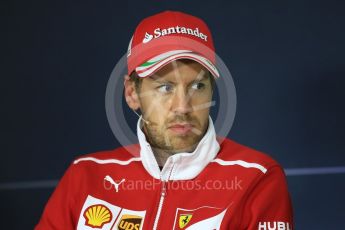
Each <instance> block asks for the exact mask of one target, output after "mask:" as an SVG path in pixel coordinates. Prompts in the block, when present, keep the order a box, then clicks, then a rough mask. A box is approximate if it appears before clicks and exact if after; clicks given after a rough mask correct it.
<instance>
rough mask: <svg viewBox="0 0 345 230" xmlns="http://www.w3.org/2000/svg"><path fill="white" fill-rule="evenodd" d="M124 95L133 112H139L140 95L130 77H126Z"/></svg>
mask: <svg viewBox="0 0 345 230" xmlns="http://www.w3.org/2000/svg"><path fill="white" fill-rule="evenodd" d="M123 84H124V87H125V90H124V94H125V99H126V102H127V104H128V106H129V108H131V109H133V110H137V109H139V108H140V101H139V95H138V93H137V91H136V90H135V83H134V82H133V81H131V80H130V78H129V76H128V75H125V77H124V82H123Z"/></svg>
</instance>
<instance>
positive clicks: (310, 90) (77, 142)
mask: <svg viewBox="0 0 345 230" xmlns="http://www.w3.org/2000/svg"><path fill="white" fill-rule="evenodd" d="M0 4H1V7H0V8H1V15H2V18H3V19H2V20H1V28H2V29H1V42H0V44H1V54H2V55H1V58H2V60H1V70H0V73H1V84H0V85H1V90H0V100H1V106H2V108H1V119H0V122H1V141H0V143H1V162H0V173H1V174H0V183H9V182H17V181H21V182H25V181H40V180H56V179H59V178H60V177H61V176H62V175H63V172H64V171H65V169H66V167H67V166H68V164H69V163H70V162H71V161H72V160H73V159H74V158H75V157H76V156H77V155H80V154H85V153H90V152H94V151H99V150H105V149H112V148H115V147H118V146H119V143H118V142H117V141H116V140H115V138H114V136H113V134H112V132H111V130H110V128H109V126H108V123H107V119H106V114H105V108H104V107H105V106H104V97H105V89H106V84H107V81H108V78H109V76H110V73H111V71H112V69H113V67H114V65H115V64H116V62H117V61H118V60H119V59H120V58H121V57H122V55H123V54H124V53H125V52H126V50H127V46H128V42H129V39H130V37H131V35H132V33H133V31H134V29H135V27H136V25H137V24H138V23H139V22H140V20H141V19H143V18H144V17H146V16H149V15H152V14H155V13H157V12H160V11H162V10H166V9H170V10H180V11H184V12H187V13H190V14H193V15H196V16H199V17H201V18H203V19H204V20H205V21H206V22H207V23H208V25H209V26H210V28H211V30H212V33H213V37H214V41H215V45H216V49H217V53H218V55H219V56H220V57H222V59H223V61H224V62H225V63H226V64H227V65H228V67H229V69H230V71H231V73H232V75H233V78H234V81H235V85H236V88H237V96H238V110H237V115H236V118H235V123H234V126H233V129H232V130H231V132H230V134H229V137H230V138H232V139H234V140H236V141H238V142H240V143H242V144H245V145H248V146H251V147H253V148H256V149H258V150H261V151H264V152H266V153H268V154H270V155H271V156H272V157H274V158H275V159H276V160H278V161H279V162H280V163H281V164H282V165H283V166H284V168H299V167H329V166H345V155H344V152H345V144H344V137H345V133H344V131H345V121H344V117H345V109H344V99H345V90H344V88H345V76H344V75H345V65H344V64H345V61H344V51H345V45H344V41H345V32H344V27H345V23H344V22H345V14H344V9H345V7H344V6H345V4H344V2H343V1H335V0H329V1H316V0H313V1H311V0H308V1H301V0H299V1H298V0H292V1H272V0H271V1H254V0H252V1H244V0H242V1H218V0H212V1H196V0H189V1H177V0H176V1H128V2H127V1H114V0H113V1H110V0H100V1H96V0H94V1H90V0H89V1H85V0H84V1H62V0H60V1H42V0H41V1H23V0H12V1H9V0H7V1H1V3H0ZM129 116H130V118H129V119H130V120H131V122H133V124H134V123H135V122H136V120H137V118H136V117H135V115H133V114H132V113H131V114H130V115H129ZM344 181H345V174H336V175H335V174H334V175H313V176H289V177H288V182H289V188H290V192H291V195H292V198H293V204H294V210H295V222H296V227H297V229H307V230H308V229H315V230H317V229H323V230H324V229H345V221H344V219H345V210H344V204H345V198H344V195H343V194H344V192H345V184H344ZM52 191H53V188H41V189H16V190H13V189H3V190H0V201H1V228H2V229H32V228H33V226H34V225H35V224H36V223H37V221H38V219H39V217H40V215H41V212H42V210H43V207H44V205H45V203H46V201H47V199H48V197H49V196H50V194H51V192H52Z"/></svg>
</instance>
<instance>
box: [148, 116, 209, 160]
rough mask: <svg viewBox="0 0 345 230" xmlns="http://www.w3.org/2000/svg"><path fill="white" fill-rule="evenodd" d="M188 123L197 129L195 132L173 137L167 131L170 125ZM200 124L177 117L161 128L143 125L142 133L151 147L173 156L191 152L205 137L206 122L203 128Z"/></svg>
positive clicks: (187, 117)
mask: <svg viewBox="0 0 345 230" xmlns="http://www.w3.org/2000/svg"><path fill="white" fill-rule="evenodd" d="M177 122H188V123H191V124H193V125H194V127H197V129H203V130H197V132H195V131H194V132H193V131H190V132H189V133H188V134H186V135H173V134H172V132H171V131H168V130H167V127H168V126H169V125H171V124H172V123H177ZM200 126H201V125H200V122H199V121H198V120H196V119H193V118H191V117H190V116H188V115H177V116H175V118H174V119H173V121H169V122H167V124H164V125H163V126H162V127H161V128H160V127H159V126H158V125H154V124H152V122H151V124H144V133H145V135H146V139H147V141H148V142H149V143H150V145H151V147H153V148H155V149H159V150H161V151H164V152H166V153H169V154H175V153H179V152H193V151H194V149H195V148H196V146H197V145H198V143H199V142H200V140H201V139H202V137H203V136H204V135H205V133H206V131H207V128H208V122H205V127H200Z"/></svg>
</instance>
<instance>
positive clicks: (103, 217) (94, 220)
mask: <svg viewBox="0 0 345 230" xmlns="http://www.w3.org/2000/svg"><path fill="white" fill-rule="evenodd" d="M84 217H85V219H86V222H85V225H87V226H90V227H92V228H102V227H103V225H104V224H107V223H109V222H110V221H111V219H112V218H113V215H112V213H111V211H110V210H109V208H107V207H106V206H104V205H102V204H96V205H91V206H90V207H88V208H87V209H86V210H85V211H84Z"/></svg>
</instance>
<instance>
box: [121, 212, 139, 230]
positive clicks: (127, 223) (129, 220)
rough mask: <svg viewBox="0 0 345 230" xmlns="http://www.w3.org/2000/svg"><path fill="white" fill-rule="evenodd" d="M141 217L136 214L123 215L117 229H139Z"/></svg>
mask: <svg viewBox="0 0 345 230" xmlns="http://www.w3.org/2000/svg"><path fill="white" fill-rule="evenodd" d="M142 220H143V218H142V217H141V216H136V215H123V216H122V217H121V219H120V221H119V224H118V226H117V229H118V230H139V229H140V225H141V222H142Z"/></svg>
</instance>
